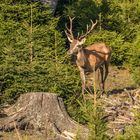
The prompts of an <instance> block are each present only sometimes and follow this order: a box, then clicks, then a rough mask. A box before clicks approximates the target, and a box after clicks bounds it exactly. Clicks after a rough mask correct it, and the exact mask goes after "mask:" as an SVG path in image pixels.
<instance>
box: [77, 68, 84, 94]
mask: <svg viewBox="0 0 140 140" xmlns="http://www.w3.org/2000/svg"><path fill="white" fill-rule="evenodd" d="M78 68H79V70H80V77H81V80H82V95H83V97H84V91H85V87H86V78H85V71H84V69H83V68H81V67H80V66H79V67H78Z"/></svg>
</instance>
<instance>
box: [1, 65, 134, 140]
mask: <svg viewBox="0 0 140 140" xmlns="http://www.w3.org/2000/svg"><path fill="white" fill-rule="evenodd" d="M105 87H106V89H107V91H109V94H110V95H113V96H115V95H116V96H119V95H120V94H121V93H123V92H124V89H127V90H128V91H129V90H133V89H135V87H136V85H135V83H134V81H133V80H132V78H131V75H130V73H129V70H128V69H125V68H122V67H121V68H117V67H115V66H111V67H110V70H109V75H108V79H107V81H106V86H105ZM18 137H19V136H18V133H17V132H10V133H6V132H1V131H0V140H19V139H20V138H18ZM21 137H22V139H21V140H32V139H34V140H42V139H43V138H41V136H39V135H37V136H33V135H26V134H23V135H22V136H21Z"/></svg>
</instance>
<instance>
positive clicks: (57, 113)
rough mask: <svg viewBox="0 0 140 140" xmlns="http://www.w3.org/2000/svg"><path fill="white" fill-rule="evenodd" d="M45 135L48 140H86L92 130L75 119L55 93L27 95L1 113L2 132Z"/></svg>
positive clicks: (0, 127)
mask: <svg viewBox="0 0 140 140" xmlns="http://www.w3.org/2000/svg"><path fill="white" fill-rule="evenodd" d="M15 128H18V129H19V130H26V131H30V130H31V131H34V132H36V131H37V132H41V133H42V134H43V135H44V138H46V139H47V140H51V139H52V140H72V139H75V138H76V137H79V139H80V140H82V139H83V140H85V139H86V138H87V137H88V133H89V130H88V129H87V128H86V127H85V126H83V125H80V124H78V123H77V122H75V121H74V120H72V119H71V118H70V117H69V115H68V114H67V112H66V110H65V107H64V103H63V100H62V98H60V97H58V96H57V95H56V94H51V93H40V92H39V93H26V94H23V95H21V96H20V98H19V99H18V100H17V102H16V103H15V104H14V105H13V106H12V107H8V108H6V109H3V111H1V112H0V130H1V131H12V130H14V129H15Z"/></svg>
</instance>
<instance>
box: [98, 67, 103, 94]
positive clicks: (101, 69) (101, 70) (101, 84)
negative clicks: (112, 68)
mask: <svg viewBox="0 0 140 140" xmlns="http://www.w3.org/2000/svg"><path fill="white" fill-rule="evenodd" d="M99 69H100V74H101V82H100V88H101V90H102V94H103V92H104V78H103V77H104V68H103V67H102V66H101V67H100V68H99Z"/></svg>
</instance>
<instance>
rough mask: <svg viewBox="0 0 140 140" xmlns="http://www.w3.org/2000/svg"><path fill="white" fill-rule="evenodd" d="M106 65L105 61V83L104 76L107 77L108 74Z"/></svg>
mask: <svg viewBox="0 0 140 140" xmlns="http://www.w3.org/2000/svg"><path fill="white" fill-rule="evenodd" d="M108 66H109V64H108V63H105V76H104V83H105V81H106V78H107V76H108Z"/></svg>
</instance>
